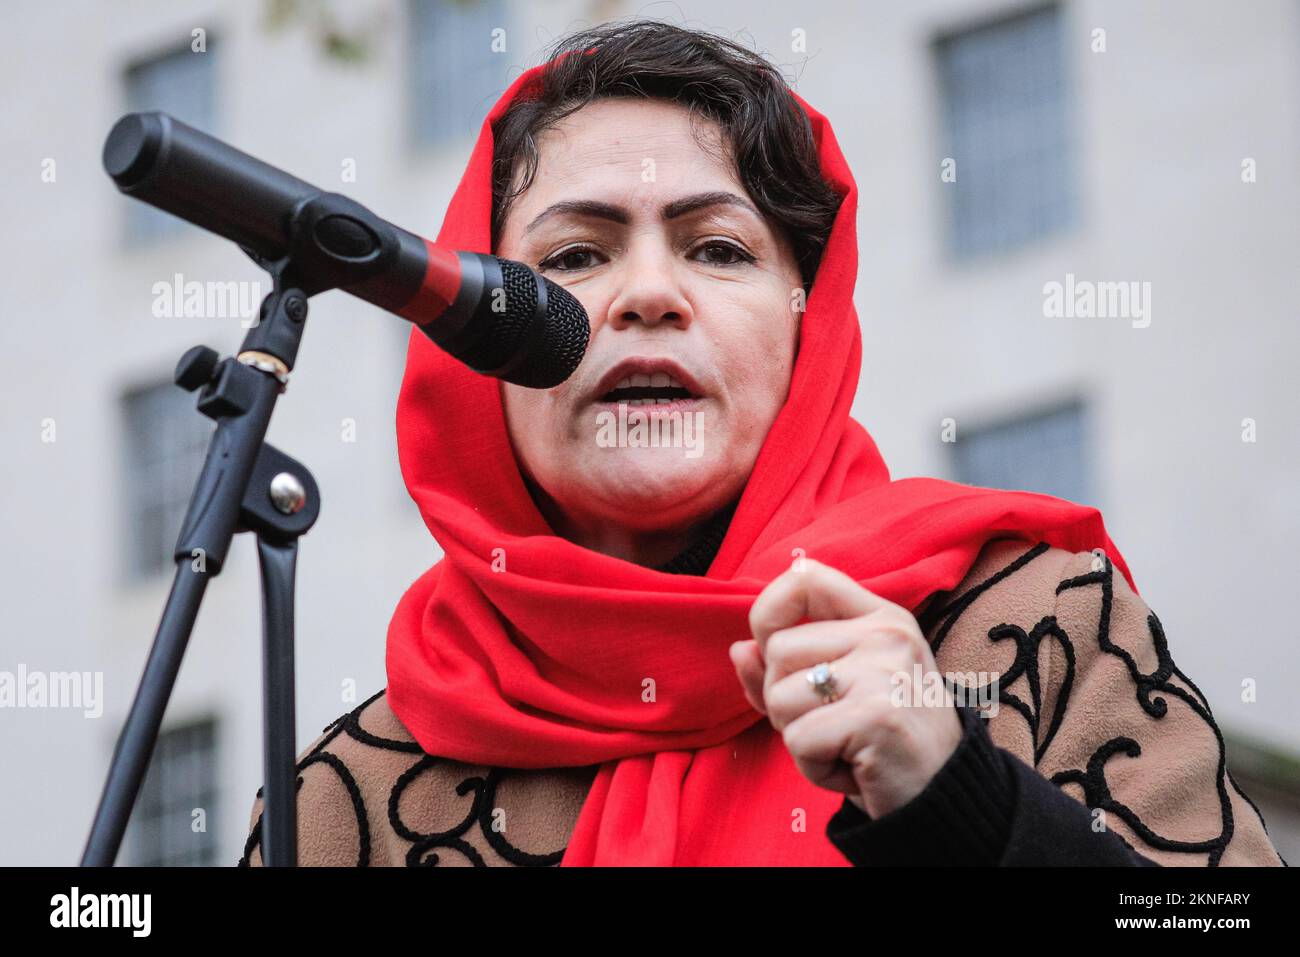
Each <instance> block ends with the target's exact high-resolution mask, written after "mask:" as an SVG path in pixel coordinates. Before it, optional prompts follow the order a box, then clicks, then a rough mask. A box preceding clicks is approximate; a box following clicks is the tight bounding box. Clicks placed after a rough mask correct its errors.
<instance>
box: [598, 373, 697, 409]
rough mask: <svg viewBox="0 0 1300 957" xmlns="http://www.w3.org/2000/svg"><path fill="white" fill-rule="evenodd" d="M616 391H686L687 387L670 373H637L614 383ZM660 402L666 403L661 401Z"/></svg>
mask: <svg viewBox="0 0 1300 957" xmlns="http://www.w3.org/2000/svg"><path fill="white" fill-rule="evenodd" d="M614 388H615V389H636V388H641V389H685V388H686V386H685V385H684V384H683V383H682V382H681V380H679V379H678V378H677V377H676V376H674V375H672V374H671V373H668V372H655V373H645V372H637V373H634V374H632V375H627V376H624V377H623V378H621V379H619V380H618V382H616V383H614ZM659 401H661V402H663V401H666V400H664V399H660V400H659Z"/></svg>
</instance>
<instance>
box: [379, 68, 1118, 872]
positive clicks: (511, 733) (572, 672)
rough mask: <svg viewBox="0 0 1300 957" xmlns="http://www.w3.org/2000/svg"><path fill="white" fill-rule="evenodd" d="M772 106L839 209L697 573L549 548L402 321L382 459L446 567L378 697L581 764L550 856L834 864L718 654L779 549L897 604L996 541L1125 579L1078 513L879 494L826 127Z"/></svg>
mask: <svg viewBox="0 0 1300 957" xmlns="http://www.w3.org/2000/svg"><path fill="white" fill-rule="evenodd" d="M543 68H544V65H543V66H539V67H535V68H533V69H531V70H529V71H528V72H526V73H524V74H523V75H521V76H520V77H519V78H518V79H517V80H516V81H515V82H514V83H513V84H512V85H511V86H510V88H509V89H508V90H507V91H506V92H505V94H504V95H503V96H502V97H501V99H500V100H499V101H498V102H497V104H496V105H495V106H494V107H493V108H492V110H491V112H490V113H489V114H488V116H487V119H486V120H485V121H484V123H483V126H482V128H481V130H480V132H479V136H478V141H477V142H476V143H475V145H474V151H473V153H472V154H471V156H470V161H469V167H468V169H466V171H465V174H464V176H463V177H462V179H461V181H460V185H459V186H458V187H457V189H456V193H455V195H454V196H453V197H452V199H451V204H450V206H449V207H448V209H447V215H446V218H445V219H444V221H443V226H442V230H441V232H440V233H439V234H438V242H439V243H440V244H442V245H444V246H446V247H447V248H450V249H460V250H468V251H474V252H482V253H490V252H491V251H492V250H491V248H490V245H491V232H490V224H491V213H492V149H493V140H492V123H493V122H494V121H495V120H496V119H497V118H498V117H500V116H501V115H502V114H503V113H504V112H505V110H506V108H507V107H508V106H509V105H510V103H511V101H512V100H513V99H514V98H515V97H516V96H519V95H529V94H530V93H531V92H532V90H533V89H534V87H533V84H534V83H535V82H536V80H537V79H538V74H539V73H540V71H541V70H542V69H543ZM795 100H796V102H797V103H798V104H799V106H800V107H802V108H803V109H804V111H805V112H806V113H807V115H808V118H809V120H810V121H811V123H812V130H813V135H814V137H815V140H816V144H817V148H818V154H819V157H820V161H821V169H822V174H823V176H824V177H825V178H826V179H827V181H828V182H829V183H830V184H831V185H832V186H833V187H834V188H835V189H836V191H837V192H838V193H839V194H840V195H841V196H842V197H843V202H842V204H841V206H840V208H839V212H838V215H837V216H836V218H835V223H834V228H833V230H832V232H831V235H830V240H829V244H828V246H827V248H826V250H825V253H824V255H823V258H822V261H821V265H820V268H819V270H818V273H817V276H816V282H815V284H814V286H813V287H812V291H811V294H810V296H809V298H808V302H807V309H806V312H805V313H804V315H803V318H802V327H801V340H800V349H799V354H798V359H797V361H796V363H795V367H794V372H793V378H792V380H791V383H790V391H789V397H788V398H787V400H786V403H785V405H784V407H783V408H782V409H781V412H780V414H779V415H778V417H777V419H776V421H775V422H774V423H773V425H772V428H771V431H770V432H769V433H768V435H767V439H766V441H765V442H764V444H763V447H762V450H761V451H760V453H759V456H758V459H757V461H756V463H755V465H754V470H753V473H752V474H751V475H750V478H749V482H748V484H747V485H746V487H745V491H744V493H743V495H742V497H741V499H740V503H739V506H738V508H737V510H736V513H735V516H734V517H733V519H732V521H731V524H730V527H729V528H728V530H727V534H726V538H725V539H724V541H723V543H722V547H721V549H720V550H719V552H718V554H717V556H716V558H715V559H714V561H713V564H712V565H711V567H710V568H709V570H708V573H707V574H706V575H703V576H698V575H673V574H667V573H664V572H659V571H654V570H652V569H650V568H645V567H641V566H639V565H634V564H632V563H630V562H627V561H623V560H620V559H617V558H611V557H609V556H606V555H602V554H598V553H596V552H593V551H588V550H587V549H585V548H582V547H580V546H578V545H576V544H574V543H572V542H570V541H567V540H565V539H563V538H560V537H558V536H556V535H555V534H554V532H553V531H552V530H551V528H550V527H549V526H548V525H547V523H546V521H545V520H544V519H543V518H542V516H541V514H540V513H539V512H538V510H537V508H536V507H535V506H534V504H533V501H532V499H531V498H530V496H529V494H528V491H527V489H526V488H525V486H524V483H523V480H522V479H521V477H520V471H519V467H518V465H517V464H516V461H515V458H514V454H513V452H512V449H511V445H510V442H509V438H508V435H507V431H506V425H505V419H504V415H503V412H502V406H501V400H500V393H499V390H498V383H497V382H496V380H494V379H490V378H487V377H484V376H480V375H477V374H476V373H474V372H471V371H469V370H468V369H467V368H466V367H465V366H463V365H461V364H460V363H458V362H457V361H456V360H454V359H451V358H449V357H448V356H447V355H445V354H444V353H443V352H441V351H440V350H439V349H438V348H437V346H435V345H434V344H433V343H432V342H430V341H429V340H428V339H427V338H426V337H425V336H424V335H423V334H421V333H420V332H419V331H418V330H413V331H412V335H411V339H410V345H409V350H408V356H407V365H406V375H405V378H404V380H403V382H402V388H401V394H400V396H399V399H398V405H397V440H398V452H399V457H400V460H401V466H402V475H403V477H404V478H405V481H406V485H407V488H408V489H409V490H410V493H411V496H412V497H413V498H414V499H415V501H416V503H417V504H418V505H419V507H420V511H421V514H422V515H423V516H424V520H425V523H426V524H427V525H428V527H429V530H430V531H431V532H432V533H433V535H434V537H435V538H436V539H437V540H438V542H439V543H440V544H441V545H442V547H443V549H444V551H445V553H446V557H445V558H443V559H442V560H441V561H440V562H438V563H437V564H436V565H434V566H433V567H432V568H430V569H429V571H428V572H426V573H425V574H424V575H422V576H421V577H420V578H419V579H418V580H417V581H416V582H415V583H414V584H413V585H412V586H411V587H410V589H409V590H408V591H407V592H406V594H405V595H404V596H403V598H402V600H401V601H400V603H399V604H398V607H397V610H396V612H395V613H394V615H393V619H392V623H391V625H390V626H389V631H388V653H387V666H388V700H389V703H390V705H391V707H392V709H393V711H394V713H395V714H396V715H397V717H398V718H399V719H400V720H401V722H402V723H403V724H404V725H405V726H406V727H407V729H409V730H410V732H411V734H412V735H414V737H415V739H416V741H418V742H419V744H420V745H421V747H423V748H424V749H425V751H427V752H429V753H430V754H434V755H439V756H443V757H447V758H451V759H456V760H460V761H466V762H471V763H480V764H486V765H496V766H502V767H515V768H547V767H565V766H581V765H590V764H597V763H600V764H601V765H602V766H601V768H600V770H599V772H598V773H597V775H596V778H595V781H594V784H593V786H592V788H591V791H590V793H589V795H588V797H587V798H586V801H585V803H584V805H583V807H582V811H581V814H580V815H579V818H578V821H577V824H576V827H575V830H574V833H573V835H572V838H571V839H570V841H569V844H568V848H567V851H566V853H565V855H564V860H563V863H564V864H566V865H572V864H677V865H705V864H723V865H729V864H738V865H749V864H800V865H803V864H812V865H817V864H839V865H843V864H845V863H847V862H846V861H845V859H844V858H843V856H842V855H841V854H840V853H839V852H838V851H837V850H835V848H834V847H833V846H832V845H831V844H830V843H829V841H828V840H827V839H826V836H825V826H826V822H827V821H828V820H829V818H830V816H831V815H832V814H833V813H834V812H835V811H836V809H837V808H838V807H839V806H840V804H841V802H842V801H843V795H841V794H838V793H835V792H832V791H827V790H825V789H822V788H819V787H816V786H815V785H813V784H811V783H810V782H809V781H808V780H806V779H805V778H804V777H803V776H802V775H801V774H800V773H799V771H798V769H797V768H796V767H795V764H794V762H793V760H792V759H791V758H790V756H789V753H788V752H787V751H786V749H785V746H784V743H783V742H782V740H781V737H780V735H779V734H777V733H776V732H775V731H774V730H773V729H772V726H771V725H770V724H769V723H768V721H767V719H766V718H764V717H762V716H761V715H759V714H758V713H757V712H755V711H753V710H752V709H751V708H750V707H749V705H748V704H747V703H746V701H745V697H744V694H743V693H742V691H741V688H740V683H739V681H738V680H737V678H736V674H735V671H734V668H733V666H732V663H731V659H730V657H729V655H728V653H727V648H728V646H729V645H730V644H731V643H732V642H734V641H737V640H740V639H743V638H748V637H750V635H749V632H748V627H747V616H748V611H749V606H750V605H751V604H752V603H753V601H754V598H755V597H756V596H757V595H758V593H759V592H760V591H761V590H762V588H763V586H764V585H766V584H767V583H768V582H769V581H771V580H772V579H773V578H774V577H775V576H777V575H778V574H780V573H781V572H783V571H784V570H786V569H787V568H788V567H790V564H791V561H792V557H794V556H797V555H799V554H806V555H807V556H808V557H810V558H815V559H817V560H819V561H821V562H824V563H826V564H828V565H831V566H834V567H835V568H839V569H841V570H843V571H845V572H846V573H848V574H849V575H851V576H852V577H853V578H854V579H856V580H857V581H859V582H860V583H861V584H862V585H863V586H864V587H866V588H868V589H870V590H871V591H873V592H876V593H877V594H880V595H882V596H884V597H885V598H887V599H889V600H891V601H894V602H896V603H898V604H900V605H902V606H904V607H906V608H909V609H913V610H915V609H916V608H917V606H919V604H920V603H921V601H922V600H923V599H924V598H925V597H926V596H928V595H929V594H930V593H932V592H934V591H936V590H940V589H949V588H952V587H953V586H955V585H956V584H957V583H958V582H960V581H961V580H962V578H963V577H964V576H965V574H966V572H967V571H968V569H969V568H970V566H971V564H972V563H973V561H974V559H975V557H976V555H977V554H978V552H979V550H980V547H981V546H982V545H983V544H984V543H985V542H987V541H988V540H990V539H992V538H997V537H1007V536H1011V537H1016V538H1021V539H1024V540H1026V541H1027V542H1036V541H1040V540H1043V541H1047V542H1050V543H1051V544H1053V545H1056V546H1059V547H1062V548H1067V549H1071V550H1074V551H1082V550H1085V549H1091V548H1095V547H1101V548H1104V549H1105V550H1106V552H1107V554H1108V555H1109V556H1110V558H1111V559H1112V561H1113V562H1114V563H1115V565H1116V567H1117V568H1119V569H1120V571H1121V572H1122V573H1123V574H1124V575H1125V577H1126V578H1128V579H1129V581H1130V583H1132V578H1131V576H1130V575H1129V572H1128V569H1127V567H1126V565H1125V563H1124V560H1123V559H1122V558H1121V556H1120V555H1119V553H1118V551H1117V550H1116V549H1115V547H1114V545H1113V544H1112V543H1111V541H1110V538H1109V537H1108V536H1107V534H1106V530H1105V528H1104V527H1103V525H1102V518H1101V514H1100V513H1099V512H1098V511H1097V510H1096V509H1094V508H1088V507H1085V506H1082V505H1076V504H1073V503H1071V502H1067V501H1063V500H1061V499H1057V498H1053V497H1050V496H1046V495H1038V494H1032V493H1028V492H1004V491H994V490H992V489H983V488H975V487H972V486H967V485H958V484H954V483H951V482H945V481H940V480H937V479H930V478H909V479H902V480H900V481H891V480H890V477H889V470H888V468H887V467H886V465H885V463H884V461H883V460H882V458H881V456H880V453H879V452H878V451H877V449H876V445H875V443H874V442H873V441H872V439H871V437H870V436H869V435H868V434H867V432H866V430H865V429H863V427H862V426H861V425H859V424H858V423H857V422H855V421H854V420H852V419H851V418H849V411H850V407H851V405H852V402H853V396H854V392H855V391H856V389H857V385H858V368H859V362H860V358H861V351H862V343H861V333H860V331H859V328H858V317H857V313H856V311H855V310H854V306H853V286H854V282H855V279H856V275H857V255H858V251H857V237H856V234H855V230H854V218H855V214H856V211H857V186H856V184H855V183H854V181H853V177H852V174H851V173H850V171H849V167H848V164H847V163H846V162H845V159H844V156H843V154H842V153H841V152H840V148H839V146H838V145H837V143H836V141H835V134H834V132H833V131H832V130H831V125H830V123H829V122H827V120H826V118H825V117H823V116H822V115H821V114H820V113H818V112H817V111H816V110H814V109H813V108H811V107H810V106H808V104H807V103H805V102H804V101H803V100H802V98H800V97H798V96H795ZM798 550H802V552H800V551H798Z"/></svg>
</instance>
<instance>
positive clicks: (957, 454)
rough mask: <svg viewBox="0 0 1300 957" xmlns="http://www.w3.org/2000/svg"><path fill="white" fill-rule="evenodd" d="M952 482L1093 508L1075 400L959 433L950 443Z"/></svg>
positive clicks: (1082, 420)
mask: <svg viewBox="0 0 1300 957" xmlns="http://www.w3.org/2000/svg"><path fill="white" fill-rule="evenodd" d="M951 448H952V450H953V457H954V472H955V477H956V481H958V482H962V483H964V484H966V485H981V486H987V487H989V488H1002V489H1018V490H1021V491H1026V492H1042V493H1043V494H1045V495H1056V496H1058V497H1060V498H1064V499H1068V500H1069V501H1071V502H1078V503H1080V504H1083V505H1096V504H1097V503H1096V502H1095V501H1094V490H1093V488H1092V482H1091V479H1090V468H1089V453H1088V428H1087V416H1086V412H1085V408H1084V406H1083V403H1082V402H1079V401H1077V400H1074V401H1071V402H1068V403H1064V404H1061V405H1058V406H1053V407H1050V408H1043V409H1038V410H1035V411H1033V412H1031V413H1029V414H1027V415H1022V416H1018V417H1016V418H1014V419H1010V420H1004V421H1001V422H997V423H994V424H990V425H985V426H983V427H977V428H975V429H967V430H966V431H965V432H964V433H963V431H962V429H961V428H960V427H959V428H958V430H957V441H956V442H954V443H953V444H952V445H951Z"/></svg>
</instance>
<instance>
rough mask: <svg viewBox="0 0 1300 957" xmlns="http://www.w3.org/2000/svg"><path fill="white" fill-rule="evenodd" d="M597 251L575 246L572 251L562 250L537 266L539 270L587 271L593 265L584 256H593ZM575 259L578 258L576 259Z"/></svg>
mask: <svg viewBox="0 0 1300 957" xmlns="http://www.w3.org/2000/svg"><path fill="white" fill-rule="evenodd" d="M594 254H595V250H593V249H589V248H586V247H584V246H575V247H573V248H572V249H565V250H561V251H560V252H558V253H556V254H555V255H554V256H551V257H550V258H549V259H544V260H542V262H540V263H538V264H537V268H538V269H558V270H559V271H560V272H576V271H577V270H579V269H586V268H587V267H588V266H590V265H591V263H590V262H589V261H586V260H584V259H583V258H582V257H584V256H592V255H594ZM575 257H577V258H576V259H575Z"/></svg>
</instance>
